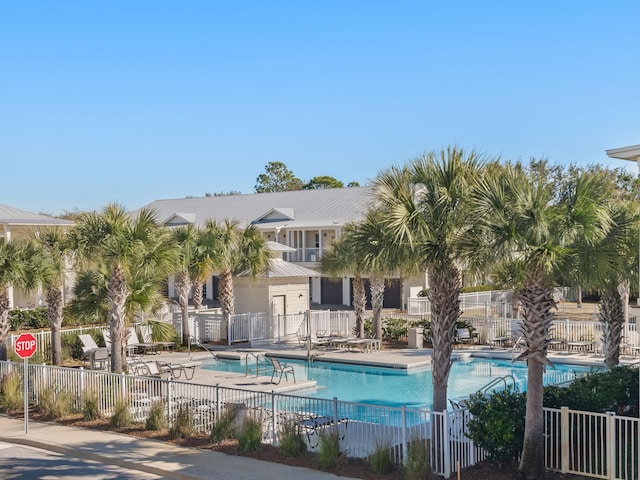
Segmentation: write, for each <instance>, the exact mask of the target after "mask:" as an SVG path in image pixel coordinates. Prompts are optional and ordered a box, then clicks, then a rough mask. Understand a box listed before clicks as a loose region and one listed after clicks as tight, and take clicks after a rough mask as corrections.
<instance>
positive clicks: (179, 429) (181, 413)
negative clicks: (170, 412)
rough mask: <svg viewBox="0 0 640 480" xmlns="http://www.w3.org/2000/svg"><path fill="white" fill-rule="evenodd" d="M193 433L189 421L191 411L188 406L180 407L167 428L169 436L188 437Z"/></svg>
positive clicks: (174, 437) (175, 437)
mask: <svg viewBox="0 0 640 480" xmlns="http://www.w3.org/2000/svg"><path fill="white" fill-rule="evenodd" d="M191 435H193V423H192V421H191V411H190V410H189V408H188V407H180V409H179V410H178V413H177V414H176V420H175V422H173V425H172V426H171V428H170V429H169V438H170V439H172V440H176V439H178V438H189V437H190V436H191Z"/></svg>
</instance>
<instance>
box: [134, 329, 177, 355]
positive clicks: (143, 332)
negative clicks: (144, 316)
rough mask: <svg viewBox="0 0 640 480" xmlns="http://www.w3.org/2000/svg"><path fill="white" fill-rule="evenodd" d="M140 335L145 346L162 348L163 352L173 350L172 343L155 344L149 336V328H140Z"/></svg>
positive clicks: (173, 344)
mask: <svg viewBox="0 0 640 480" xmlns="http://www.w3.org/2000/svg"><path fill="white" fill-rule="evenodd" d="M140 335H142V342H143V343H146V344H151V345H155V346H156V348H162V349H163V350H173V347H174V346H175V343H174V342H155V341H153V339H152V336H151V326H150V325H142V326H141V327H140Z"/></svg>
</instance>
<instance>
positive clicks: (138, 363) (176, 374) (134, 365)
mask: <svg viewBox="0 0 640 480" xmlns="http://www.w3.org/2000/svg"><path fill="white" fill-rule="evenodd" d="M198 365H200V362H188V363H169V362H162V361H150V362H145V361H142V360H135V359H132V360H130V361H129V371H130V373H132V374H133V375H144V376H147V377H160V378H164V377H169V376H170V377H172V378H180V377H182V375H184V378H185V379H187V380H191V379H193V376H194V375H195V370H196V367H197V366H198Z"/></svg>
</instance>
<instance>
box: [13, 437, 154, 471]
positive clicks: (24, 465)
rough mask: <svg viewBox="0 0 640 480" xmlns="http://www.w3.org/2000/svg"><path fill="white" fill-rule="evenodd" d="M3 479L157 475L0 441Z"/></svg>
mask: <svg viewBox="0 0 640 480" xmlns="http://www.w3.org/2000/svg"><path fill="white" fill-rule="evenodd" d="M0 478H2V479H3V480H31V479H42V480H68V479H74V480H78V479H86V480H110V479H118V480H119V479H123V480H137V479H141V480H146V479H155V478H161V477H159V476H157V475H152V474H150V473H146V472H141V471H140V470H128V469H125V468H121V467H117V466H113V465H105V464H101V463H97V462H93V461H91V460H83V459H77V458H71V457H69V456H67V455H62V454H59V453H53V452H48V451H45V450H40V449H37V448H32V447H27V446H22V445H14V444H9V443H4V442H0Z"/></svg>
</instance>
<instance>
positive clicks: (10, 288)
mask: <svg viewBox="0 0 640 480" xmlns="http://www.w3.org/2000/svg"><path fill="white" fill-rule="evenodd" d="M4 231H5V235H4V239H5V241H6V242H10V241H11V227H10V226H9V225H7V226H6V227H5V229H4ZM7 296H8V297H9V308H10V309H11V308H13V306H14V303H13V286H12V285H9V286H8V287H7Z"/></svg>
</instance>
